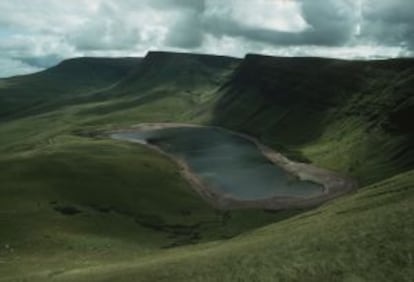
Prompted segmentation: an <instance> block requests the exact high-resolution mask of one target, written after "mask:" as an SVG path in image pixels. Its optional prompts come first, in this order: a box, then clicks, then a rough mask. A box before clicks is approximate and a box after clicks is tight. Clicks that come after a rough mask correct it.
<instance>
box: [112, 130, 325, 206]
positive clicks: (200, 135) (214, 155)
mask: <svg viewBox="0 0 414 282" xmlns="http://www.w3.org/2000/svg"><path fill="white" fill-rule="evenodd" d="M111 137H112V138H115V139H120V140H127V141H134V142H147V143H151V144H154V145H156V146H158V147H160V148H161V149H162V150H163V151H165V152H167V153H169V154H172V155H174V156H178V157H180V158H182V159H184V160H185V161H186V162H187V163H188V165H189V166H190V167H191V169H192V170H193V172H194V173H196V174H197V175H198V176H200V177H201V179H202V180H203V181H204V182H205V183H206V184H208V185H209V186H210V187H212V188H213V189H216V190H219V191H221V192H224V193H228V194H231V195H232V196H233V197H236V198H239V199H242V200H256V199H263V198H269V197H273V196H293V197H311V196H317V195H319V194H321V192H322V190H323V189H322V186H320V185H318V184H315V183H311V182H306V181H300V180H298V179H296V178H295V177H293V176H292V175H290V174H288V173H286V172H285V171H284V170H282V169H281V168H280V167H278V166H276V165H274V164H273V163H271V162H270V161H269V160H268V159H267V158H266V157H265V156H264V155H263V154H262V153H261V152H260V151H259V150H258V148H257V147H256V145H255V144H254V143H252V142H251V141H249V140H247V139H245V138H242V137H240V136H237V135H234V134H231V133H229V132H226V131H224V130H220V129H217V128H211V127H177V128H164V129H149V130H139V131H134V132H127V131H125V132H117V133H113V134H112V135H111Z"/></svg>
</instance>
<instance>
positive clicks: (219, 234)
mask: <svg viewBox="0 0 414 282" xmlns="http://www.w3.org/2000/svg"><path fill="white" fill-rule="evenodd" d="M132 60H133V61H134V63H131V62H129V60H127V62H126V64H127V65H128V67H126V66H125V67H121V66H120V65H118V64H116V66H114V67H112V66H108V65H106V64H105V67H104V66H102V67H101V66H100V67H98V69H99V71H97V72H93V71H92V69H93V67H92V66H91V65H89V64H86V65H87V67H85V65H84V64H83V63H80V64H77V62H82V59H80V61H79V59H77V60H74V61H70V65H72V63H74V65H72V66H73V67H68V66H65V67H64V68H63V69H59V68H60V67H59V68H58V69H56V68H53V69H51V70H48V71H45V72H42V73H40V74H35V75H31V76H24V77H17V78H11V79H6V80H1V81H0V83H1V84H0V87H2V88H1V90H0V93H3V94H1V95H6V93H12V91H11V90H13V89H16V92H15V93H14V94H15V95H13V96H12V97H14V99H15V100H13V101H12V102H10V100H8V102H7V103H8V104H0V105H1V106H0V112H2V113H3V112H4V113H6V110H5V109H6V107H5V106H3V105H7V108H8V109H12V108H14V109H15V110H16V111H17V112H16V114H14V113H13V112H12V113H11V114H10V113H9V114H7V115H5V116H3V117H4V118H3V121H5V120H6V119H7V122H1V123H0V136H1V137H0V243H1V244H0V281H23V280H28V281H114V280H117V281H274V280H280V281H304V280H307V281H393V280H395V281H410V280H412V279H411V277H413V275H414V274H413V272H412V267H411V266H412V253H413V252H414V250H413V244H412V239H411V237H412V236H411V235H412V233H413V232H414V231H413V226H414V224H413V216H412V214H413V206H414V205H413V201H414V199H413V189H412V188H413V187H414V185H413V183H414V179H413V175H414V174H413V170H410V169H411V168H412V161H413V159H414V158H413V155H412V144H413V140H412V138H413V137H412V133H413V130H412V129H413V128H412V122H411V121H412V120H413V111H412V110H413V98H412V96H413V95H412V89H414V88H413V60H391V61H377V62H355V61H341V60H329V59H318V58H272V57H262V56H247V58H246V59H245V60H244V61H243V62H241V65H239V64H240V61H239V60H237V59H232V58H223V57H214V56H205V55H191V54H187V55H186V54H176V53H171V54H170V53H163V52H157V53H150V54H148V56H147V57H146V58H145V59H144V60H143V61H142V62H141V63H137V61H136V60H135V59H132ZM110 62H111V64H112V63H114V62H115V61H112V60H111V61H110ZM64 64H65V63H64ZM64 64H63V65H64ZM106 67H108V68H106ZM121 70H122V71H121ZM56 73H59V75H57V74H56ZM92 73H94V74H96V75H97V76H96V77H95V76H94V75H92ZM13 81H15V84H11V82H13ZM71 81H75V82H76V83H74V84H72V83H71ZM44 82H47V83H44ZM50 85H52V86H53V87H49V86H50ZM19 89H20V90H19ZM38 93H44V97H45V99H44V100H41V101H40V102H39V105H32V104H31V103H33V102H34V100H33V99H32V98H33V97H37V96H39V95H38ZM1 95H0V97H1V98H0V99H5V101H6V98H5V97H6V96H1ZM73 95H74V96H75V99H73V98H71V97H73ZM8 98H10V97H8ZM12 106H13V107H12ZM26 109H27V111H26ZM39 113H42V114H41V115H39ZM151 121H153V122H168V121H172V122H177V121H179V122H189V123H215V124H219V125H223V126H226V127H229V128H233V129H236V130H239V131H243V132H248V133H250V134H253V135H254V136H257V137H260V138H261V139H262V141H264V142H265V143H267V144H270V145H271V146H273V147H275V148H276V149H280V150H284V152H285V153H290V154H291V156H296V157H303V158H308V159H309V160H311V161H313V162H316V163H318V164H319V165H322V166H325V167H327V168H331V169H332V168H333V169H338V170H340V171H342V172H344V173H350V174H352V175H353V176H356V177H358V178H359V179H360V182H361V189H360V190H359V191H358V192H357V193H354V194H352V195H348V196H345V197H343V198H341V199H337V200H335V201H332V202H329V203H326V204H325V205H323V206H321V207H319V208H316V209H314V210H311V211H303V210H295V211H288V212H283V213H280V212H277V213H275V212H270V211H263V210H242V211H231V212H225V211H218V210H215V209H213V208H212V207H211V206H209V205H207V203H206V202H203V201H202V199H200V198H199V197H198V196H197V195H196V194H195V193H194V192H192V190H191V189H190V188H189V185H188V183H186V182H185V181H184V180H183V179H182V178H181V177H180V176H179V172H178V168H177V166H176V165H174V163H172V162H171V161H170V160H168V159H167V158H165V157H163V156H160V155H158V154H157V153H155V152H152V151H148V150H147V149H145V148H144V147H141V146H140V145H133V144H126V143H123V142H119V141H114V140H105V139H97V138H93V137H88V134H85V133H89V132H91V131H93V130H103V129H108V128H117V127H120V126H128V125H132V124H136V123H139V122H151ZM80 132H81V133H82V134H81V135H79V133H80ZM389 176H392V177H390V178H388V177H389ZM385 178H387V179H386V180H383V181H381V182H377V183H375V184H372V185H370V186H368V187H363V186H365V184H366V183H372V182H376V181H377V180H379V179H385ZM264 225H266V227H264V228H259V227H261V226H264ZM238 234H240V236H236V235H238ZM234 236H236V237H235V238H234ZM367 269H368V270H369V271H367Z"/></svg>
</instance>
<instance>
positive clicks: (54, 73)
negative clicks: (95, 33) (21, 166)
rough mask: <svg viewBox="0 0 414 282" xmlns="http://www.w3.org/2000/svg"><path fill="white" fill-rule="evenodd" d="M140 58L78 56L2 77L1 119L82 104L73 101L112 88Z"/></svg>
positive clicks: (0, 87)
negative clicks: (25, 72) (13, 75)
mask: <svg viewBox="0 0 414 282" xmlns="http://www.w3.org/2000/svg"><path fill="white" fill-rule="evenodd" d="M140 61H141V59H140V58H116V59H111V58H75V59H69V60H65V61H63V62H61V63H59V64H58V65H57V66H55V67H52V68H49V69H47V70H45V71H41V72H39V73H35V74H30V75H24V76H15V77H11V78H5V79H0V120H1V119H3V120H4V119H12V118H14V117H22V116H27V115H33V114H37V113H41V112H45V111H50V110H52V109H55V108H57V107H58V106H63V105H68V104H71V103H72V104H73V103H79V101H76V102H73V100H74V99H75V100H76V98H79V97H85V96H87V95H91V94H93V93H94V92H98V91H102V90H103V89H106V88H108V87H111V86H112V85H113V84H114V83H116V82H118V81H119V80H120V79H121V78H122V77H124V76H125V75H126V74H127V73H129V71H130V70H131V69H133V68H135V67H136V66H137V65H138V64H139V63H140ZM81 101H82V100H81Z"/></svg>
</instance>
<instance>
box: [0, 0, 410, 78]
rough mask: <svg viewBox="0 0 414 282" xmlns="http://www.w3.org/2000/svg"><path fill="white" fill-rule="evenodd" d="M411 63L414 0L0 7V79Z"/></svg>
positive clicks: (158, 0) (48, 1)
mask: <svg viewBox="0 0 414 282" xmlns="http://www.w3.org/2000/svg"><path fill="white" fill-rule="evenodd" d="M148 50H173V51H186V52H200V53H212V54H221V55H231V56H236V57H243V56H244V55H245V54H246V53H260V54H269V55H279V56H325V57H339V58H349V59H351V58H365V59H370V58H389V57H402V56H413V54H414V0H68V1H62V0H13V1H10V0H0V77H5V76H10V75H15V74H23V73H28V72H33V71H37V70H41V69H43V68H45V67H48V66H51V65H54V64H56V63H57V62H59V61H60V60H62V59H65V58H70V57H75V56H143V55H145V54H146V52H147V51H148Z"/></svg>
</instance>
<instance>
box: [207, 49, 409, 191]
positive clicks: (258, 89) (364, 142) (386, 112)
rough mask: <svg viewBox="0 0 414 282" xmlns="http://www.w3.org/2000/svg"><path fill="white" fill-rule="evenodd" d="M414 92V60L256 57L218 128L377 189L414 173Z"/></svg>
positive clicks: (224, 104)
mask: <svg viewBox="0 0 414 282" xmlns="http://www.w3.org/2000/svg"><path fill="white" fill-rule="evenodd" d="M413 89H414V60H412V59H397V60H388V61H371V62H366V61H342V60H332V59H321V58H272V57H265V56H257V55H248V56H247V57H246V59H245V60H244V61H243V63H242V64H241V65H240V67H239V68H238V69H237V71H236V72H235V74H234V76H233V77H232V79H231V80H230V81H229V82H228V83H227V84H226V85H225V86H224V87H223V88H222V89H221V95H222V98H221V99H220V101H218V103H217V105H216V108H215V115H214V119H213V121H212V123H215V124H222V125H225V126H227V127H230V128H233V129H236V130H241V131H245V132H248V133H250V134H253V135H256V136H259V137H260V138H261V139H262V140H263V141H264V142H266V143H268V144H270V145H272V146H274V147H276V148H279V149H285V150H286V151H287V152H289V150H290V151H291V156H295V155H296V156H299V157H301V158H303V157H306V158H307V159H310V160H312V161H314V162H316V163H318V164H320V165H322V166H326V167H330V168H336V169H338V170H340V171H342V172H344V173H349V174H352V175H354V176H356V177H358V178H359V180H360V181H361V182H362V183H372V182H373V181H376V180H380V179H384V178H386V177H389V176H391V175H393V174H395V173H397V172H400V171H404V170H408V169H410V168H413V166H414V152H413V140H414V139H413V132H414V131H413V130H412V129H413V127H412V123H410V122H409V121H410V120H414V111H412V110H413V107H414V99H413V97H414V96H413ZM292 151H293V152H295V151H296V154H295V153H292ZM379 152H380V153H379Z"/></svg>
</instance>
